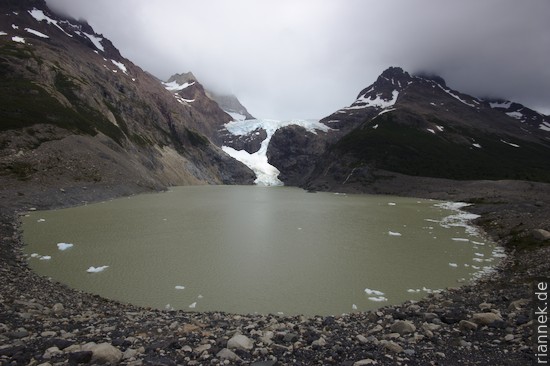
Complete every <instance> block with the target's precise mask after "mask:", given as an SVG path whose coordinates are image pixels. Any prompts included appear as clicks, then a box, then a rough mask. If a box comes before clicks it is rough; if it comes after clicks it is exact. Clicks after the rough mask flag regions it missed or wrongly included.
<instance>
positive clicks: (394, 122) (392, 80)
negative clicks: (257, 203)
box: [268, 67, 550, 189]
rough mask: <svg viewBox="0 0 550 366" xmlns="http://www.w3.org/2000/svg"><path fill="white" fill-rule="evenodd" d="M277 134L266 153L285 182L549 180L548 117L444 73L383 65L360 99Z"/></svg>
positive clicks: (315, 185) (316, 185) (319, 185)
mask: <svg viewBox="0 0 550 366" xmlns="http://www.w3.org/2000/svg"><path fill="white" fill-rule="evenodd" d="M321 122H322V123H324V124H325V125H326V126H328V127H330V128H332V130H331V131H329V132H328V133H326V134H307V133H305V131H304V130H303V129H301V128H299V127H296V126H293V127H289V128H286V129H281V130H279V131H277V132H276V133H275V135H274V136H273V137H272V140H271V143H270V146H269V149H268V158H269V162H270V164H272V165H274V166H275V167H277V168H278V169H279V170H280V171H281V176H280V179H281V180H283V181H284V182H285V184H291V185H299V186H303V187H307V188H311V189H338V187H342V186H343V185H352V184H354V185H358V186H368V185H369V184H371V183H372V182H373V181H375V180H377V172H381V171H385V172H387V171H389V172H394V173H399V174H403V175H407V176H415V177H433V178H447V179H455V180H484V179H489V180H501V179H517V180H532V181H543V182H550V128H549V127H550V118H549V117H548V116H545V115H542V114H540V113H538V112H536V111H533V110H531V109H529V108H527V107H525V106H522V105H520V104H518V103H512V102H508V101H494V100H481V99H478V98H476V97H472V96H470V95H467V94H464V93H460V92H458V91H456V90H453V89H451V88H450V87H448V86H447V85H446V83H445V81H444V80H443V79H442V78H441V77H438V76H428V75H410V74H409V73H408V72H406V71H404V70H402V69H401V68H397V67H390V68H389V69H387V70H385V71H384V72H383V73H382V74H381V75H380V76H379V77H378V79H377V80H376V81H375V82H374V83H373V84H372V85H370V86H368V87H367V88H365V89H363V90H362V91H361V92H360V93H359V94H358V96H357V98H356V100H355V101H354V102H353V103H352V104H351V105H350V106H348V107H345V108H342V109H340V110H338V111H336V112H335V113H333V114H331V115H330V116H328V117H326V118H324V119H322V120H321Z"/></svg>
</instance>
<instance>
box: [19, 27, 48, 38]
mask: <svg viewBox="0 0 550 366" xmlns="http://www.w3.org/2000/svg"><path fill="white" fill-rule="evenodd" d="M25 30H26V31H27V32H29V33H30V34H34V35H35V36H38V37H41V38H50V37H49V36H47V35H45V34H44V33H40V32H39V31H36V30H34V29H31V28H25Z"/></svg>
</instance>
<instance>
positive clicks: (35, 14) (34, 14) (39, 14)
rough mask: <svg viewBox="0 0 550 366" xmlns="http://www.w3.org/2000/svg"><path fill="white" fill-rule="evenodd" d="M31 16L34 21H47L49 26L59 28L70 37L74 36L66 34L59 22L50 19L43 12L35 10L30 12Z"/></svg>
mask: <svg viewBox="0 0 550 366" xmlns="http://www.w3.org/2000/svg"><path fill="white" fill-rule="evenodd" d="M29 14H30V15H31V16H32V17H33V18H34V19H36V20H37V21H39V22H41V21H43V20H45V21H46V22H48V24H50V25H54V26H56V27H57V28H59V30H60V31H62V32H63V33H65V34H66V35H68V36H69V37H72V35H70V34H69V33H67V32H65V30H64V29H63V28H61V27H60V26H59V24H58V22H57V20H55V19H52V18H50V17H49V16H47V15H46V14H44V12H43V11H42V10H39V9H36V8H34V9H33V10H29Z"/></svg>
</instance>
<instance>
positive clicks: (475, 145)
mask: <svg viewBox="0 0 550 366" xmlns="http://www.w3.org/2000/svg"><path fill="white" fill-rule="evenodd" d="M472 145H473V146H474V147H477V148H478V149H481V145H480V144H472Z"/></svg>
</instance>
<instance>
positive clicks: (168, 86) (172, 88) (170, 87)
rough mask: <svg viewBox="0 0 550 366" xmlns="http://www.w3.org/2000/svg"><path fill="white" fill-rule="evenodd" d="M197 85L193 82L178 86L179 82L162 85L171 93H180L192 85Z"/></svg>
mask: <svg viewBox="0 0 550 366" xmlns="http://www.w3.org/2000/svg"><path fill="white" fill-rule="evenodd" d="M193 84H195V82H194V81H192V82H186V83H183V84H178V82H177V81H175V80H174V81H172V82H169V83H164V82H163V83H162V85H164V87H165V88H166V89H168V90H170V91H180V90H183V89H186V88H188V87H190V86H191V85H193Z"/></svg>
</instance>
